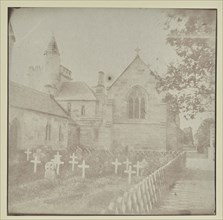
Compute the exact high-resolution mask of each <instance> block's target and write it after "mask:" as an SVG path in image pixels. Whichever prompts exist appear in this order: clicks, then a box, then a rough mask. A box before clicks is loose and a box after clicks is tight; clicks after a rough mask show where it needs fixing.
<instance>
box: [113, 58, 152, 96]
mask: <svg viewBox="0 0 223 220" xmlns="http://www.w3.org/2000/svg"><path fill="white" fill-rule="evenodd" d="M145 82H146V83H150V84H155V77H154V76H153V75H152V72H151V70H150V69H149V67H148V65H146V64H145V63H144V61H143V60H142V59H141V57H140V56H139V55H137V56H136V57H135V59H134V60H133V61H132V62H131V63H130V64H129V65H128V66H127V68H126V69H125V70H124V71H123V72H122V74H121V75H120V76H119V77H118V78H117V79H116V80H115V81H114V82H113V83H112V85H111V86H110V87H109V92H110V93H112V92H113V91H115V90H116V89H117V88H118V87H120V86H121V87H122V88H125V89H126V88H130V87H132V86H135V85H136V84H138V85H141V86H143V87H145V86H146V84H145Z"/></svg>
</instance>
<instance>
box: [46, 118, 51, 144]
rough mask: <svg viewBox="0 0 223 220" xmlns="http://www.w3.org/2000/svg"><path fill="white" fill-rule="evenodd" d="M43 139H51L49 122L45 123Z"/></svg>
mask: <svg viewBox="0 0 223 220" xmlns="http://www.w3.org/2000/svg"><path fill="white" fill-rule="evenodd" d="M45 140H47V141H49V140H51V124H50V123H49V122H47V124H46V135H45Z"/></svg>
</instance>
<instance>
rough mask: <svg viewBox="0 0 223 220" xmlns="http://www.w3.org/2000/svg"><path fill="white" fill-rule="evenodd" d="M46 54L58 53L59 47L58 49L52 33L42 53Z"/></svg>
mask: <svg viewBox="0 0 223 220" xmlns="http://www.w3.org/2000/svg"><path fill="white" fill-rule="evenodd" d="M46 54H57V55H60V53H59V49H58V46H57V42H56V39H55V37H54V35H52V37H51V39H50V42H49V44H48V47H47V50H46V51H45V53H44V55H46Z"/></svg>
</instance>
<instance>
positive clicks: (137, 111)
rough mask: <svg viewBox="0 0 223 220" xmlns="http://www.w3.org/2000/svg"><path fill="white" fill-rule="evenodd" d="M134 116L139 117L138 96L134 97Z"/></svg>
mask: <svg viewBox="0 0 223 220" xmlns="http://www.w3.org/2000/svg"><path fill="white" fill-rule="evenodd" d="M135 118H139V98H138V97H136V98H135Z"/></svg>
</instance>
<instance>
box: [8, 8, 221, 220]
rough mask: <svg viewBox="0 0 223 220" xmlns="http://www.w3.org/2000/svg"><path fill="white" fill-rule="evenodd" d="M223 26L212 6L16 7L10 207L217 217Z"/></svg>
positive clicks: (24, 211) (37, 211)
mask: <svg viewBox="0 0 223 220" xmlns="http://www.w3.org/2000/svg"><path fill="white" fill-rule="evenodd" d="M216 36H217V10H216V9H211V8H210V9H209V8H206V9H202V8H201V9H198V8H194V9H193V8H192V9H188V8H181V9H174V8H169V9H165V8H163V9H162V8H127V7H126V8H66V7H64V8H63V7H59V8H52V7H17V8H12V7H11V8H8V68H9V69H8V125H7V126H8V137H7V147H8V148H7V149H8V150H7V158H8V164H7V213H8V215H10V216H13V215H23V216H25V215H32V216H39V215H46V216H47V215H55V216H57V215H64V216H76V215H79V216H80V215H83V216H84V215H98V216H99V215H101V216H121V215H124V216H163V215H164V216H175V215H179V216H181V215H184V216H185V215H186V216H187V215H191V216H192V215H215V214H216V76H217V72H216V69H217V68H216V65H217V64H216V54H217V50H216V48H217V42H216V41H217V37H216ZM210 219H211V218H210Z"/></svg>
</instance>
